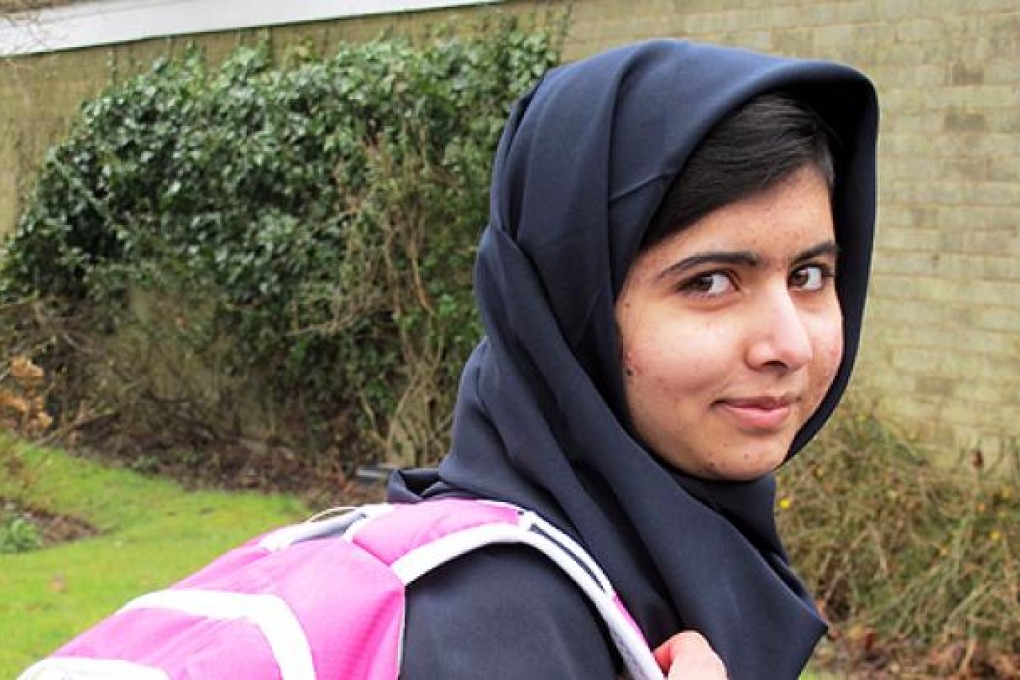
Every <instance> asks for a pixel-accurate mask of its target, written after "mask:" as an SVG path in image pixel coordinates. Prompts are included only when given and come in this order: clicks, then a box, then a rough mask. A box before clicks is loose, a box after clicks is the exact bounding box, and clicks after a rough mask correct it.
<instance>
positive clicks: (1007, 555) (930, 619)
mask: <svg viewBox="0 0 1020 680" xmlns="http://www.w3.org/2000/svg"><path fill="white" fill-rule="evenodd" d="M841 412H842V415H840V416H838V417H837V418H836V419H835V420H834V422H833V423H831V424H830V425H829V426H828V427H827V428H826V430H825V431H824V432H823V434H822V436H821V437H820V438H819V439H818V440H817V441H816V442H814V443H812V444H811V446H810V447H809V450H807V451H805V452H804V453H802V454H801V455H800V456H798V458H797V460H796V461H795V462H793V463H792V464H791V465H789V466H787V467H786V468H785V469H784V470H783V472H782V476H781V479H780V491H781V493H780V497H779V501H778V503H779V509H778V513H779V518H780V522H781V524H782V525H783V527H782V528H783V535H784V537H785V538H786V539H787V543H788V545H789V548H790V553H791V557H792V559H793V562H794V564H796V565H797V566H798V568H799V569H800V570H801V572H802V573H803V574H804V576H805V577H806V579H807V580H808V581H809V585H810V587H811V590H812V592H813V593H815V595H816V597H817V598H818V601H819V605H820V606H821V608H822V610H823V612H824V613H825V614H826V615H827V616H828V618H829V619H830V620H831V622H832V623H833V624H834V637H835V638H836V640H835V648H836V649H837V650H839V654H840V655H841V656H842V657H843V659H842V660H843V662H844V664H849V665H852V666H857V667H862V665H863V666H864V667H870V670H869V671H867V673H866V674H867V677H877V676H880V675H882V673H881V671H883V670H884V671H886V672H889V673H891V674H892V677H907V676H909V677H996V678H998V677H1002V678H1007V677H1017V673H1018V672H1020V629H1018V628H1017V626H1016V625H1015V624H1016V622H1017V621H1020V590H1018V587H1020V586H1018V584H1020V451H1016V450H1010V449H1009V448H1008V447H1007V450H1006V451H1005V452H1004V453H1003V455H1002V456H1001V457H1000V458H999V459H998V461H997V465H996V466H990V465H989V463H988V462H987V461H985V460H984V456H983V455H982V454H981V452H979V451H974V452H971V453H970V458H969V460H968V461H961V465H959V466H958V467H956V468H953V469H946V468H944V467H938V466H933V465H931V464H929V463H927V462H926V461H925V459H924V457H923V456H921V455H920V454H919V453H918V451H917V450H916V447H915V446H914V445H913V444H912V443H911V442H910V441H909V440H908V439H906V438H904V437H902V436H899V435H897V434H896V433H895V431H893V430H891V429H890V428H889V426H888V425H886V424H885V423H883V422H882V421H881V420H880V419H879V418H877V417H876V416H875V415H874V414H873V413H871V412H870V411H868V410H866V409H863V408H861V407H860V405H857V406H856V407H855V406H854V405H851V406H849V407H844V408H843V409H842V410H841ZM990 467H991V468H993V469H989V468H990ZM915 674H920V675H915ZM883 677H884V676H883Z"/></svg>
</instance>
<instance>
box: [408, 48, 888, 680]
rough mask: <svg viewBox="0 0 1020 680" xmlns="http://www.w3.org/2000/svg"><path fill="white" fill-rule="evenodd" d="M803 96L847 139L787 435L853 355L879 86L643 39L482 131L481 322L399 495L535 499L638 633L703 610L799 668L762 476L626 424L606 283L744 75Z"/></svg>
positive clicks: (613, 289) (766, 671)
mask: <svg viewBox="0 0 1020 680" xmlns="http://www.w3.org/2000/svg"><path fill="white" fill-rule="evenodd" d="M777 89H782V90H784V91H786V92H788V93H792V94H794V96H797V97H798V98H802V99H803V100H804V101H805V102H806V103H808V104H809V105H810V106H812V107H813V108H815V110H816V111H818V112H819V114H820V115H821V116H822V117H823V118H824V119H825V120H826V122H827V123H828V124H829V125H830V126H831V127H832V129H833V131H834V132H835V134H836V136H837V137H838V139H839V140H840V142H841V145H842V152H840V153H838V154H837V159H836V160H837V167H836V171H837V182H836V187H835V190H834V196H833V205H834V218H835V223H836V225H837V226H836V232H837V234H836V238H837V241H838V242H839V245H840V249H841V256H840V267H839V274H838V275H837V284H836V285H837V291H838V294H839V297H840V302H841V304H842V309H843V314H844V319H845V321H844V336H845V338H844V344H845V350H844V358H843V362H842V364H841V366H840V369H839V372H838V375H837V377H836V379H835V381H834V384H833V386H832V388H831V390H830V392H829V393H828V394H827V395H826V397H825V400H824V401H823V403H822V405H821V407H820V408H819V410H818V412H817V413H816V414H815V415H814V416H813V417H812V419H811V420H810V421H809V422H808V423H807V425H805V427H804V428H803V430H802V431H801V432H800V433H799V434H798V436H797V438H796V440H795V442H794V447H793V450H792V451H791V452H790V455H793V453H795V452H796V450H798V449H799V448H800V447H801V446H803V444H804V443H805V442H806V441H807V440H808V439H810V437H811V436H812V435H813V434H814V433H815V432H816V431H817V430H818V428H820V427H821V425H822V424H823V423H824V421H825V420H826V419H827V418H828V417H829V415H830V413H831V412H832V410H833V408H834V407H835V405H836V403H837V402H838V400H839V398H840V396H841V394H842V392H843V390H844V388H845V386H846V383H847V380H848V379H849V375H850V370H851V368H852V365H853V361H854V357H855V354H856V350H857V343H858V337H859V334H860V324H861V316H862V313H863V307H864V296H865V291H866V285H867V273H868V268H869V261H870V253H871V242H872V230H873V222H874V204H875V174H874V165H875V157H874V150H875V136H876V128H877V105H876V101H875V94H874V90H873V88H872V86H871V85H870V83H869V82H868V81H867V80H866V79H865V77H864V76H862V75H861V74H859V73H858V72H856V71H854V70H853V69H850V68H848V67H845V66H840V65H836V64H832V63H827V62H819V61H798V60H791V59H784V58H779V57H771V56H765V55H761V54H755V53H751V52H746V51H742V50H737V49H730V48H723V47H716V46H710V45H702V44H696V43H689V42H683V41H675V40H657V41H651V42H645V43H640V44H636V45H631V46H628V47H624V48H620V49H616V50H613V51H610V52H606V53H603V54H601V55H598V56H595V57H592V58H589V59H586V60H583V61H580V62H577V63H574V64H571V65H567V66H564V67H560V68H558V69H554V70H553V71H551V72H549V73H548V74H547V75H546V76H545V77H544V78H543V79H542V81H541V82H540V83H539V84H538V85H537V86H536V87H535V88H534V89H533V90H532V91H531V92H530V93H529V94H528V95H526V96H525V97H523V98H522V99H521V100H520V101H519V102H518V103H517V105H516V106H515V107H514V109H513V111H512V112H511V114H510V119H509V121H508V123H507V125H506V128H505V130H504V132H503V136H502V138H501V140H500V143H499V147H498V149H497V152H496V157H495V161H494V167H493V174H492V188H491V203H490V217H489V224H488V227H487V228H486V230H485V233H484V235H483V237H482V241H481V244H480V247H479V252H478V260H477V264H476V270H475V291H476V296H477V299H478V305H479V310H480V312H481V316H482V320H483V323H484V326H485V331H486V337H485V338H484V339H483V340H482V342H481V343H480V344H479V345H478V347H477V348H476V349H475V351H474V352H473V354H472V355H471V357H470V359H469V360H468V362H467V365H466V367H465V369H464V372H463V375H462V378H461V384H460V388H459V392H458V398H457V405H456V410H455V416H454V429H453V443H452V446H451V450H450V452H449V454H448V456H447V457H446V458H445V459H444V460H443V462H442V464H441V465H440V467H439V468H438V470H433V471H417V472H415V473H408V474H405V475H404V476H403V477H401V478H398V479H397V480H395V481H394V484H393V486H392V493H393V494H394V495H395V496H397V497H400V498H405V499H406V498H427V497H430V496H433V495H437V494H446V493H450V492H455V493H463V494H466V495H472V496H481V497H487V498H495V499H500V500H506V501H510V502H513V503H517V504H520V505H523V506H525V507H529V508H532V509H534V510H536V511H538V512H539V513H541V514H543V515H545V516H546V517H547V518H548V519H550V520H551V521H553V522H555V523H556V524H558V525H559V526H560V527H561V528H562V529H564V530H565V531H568V532H569V533H571V534H573V535H574V536H575V537H576V538H578V539H579V540H580V541H581V542H582V543H583V544H584V545H585V546H586V547H587V548H588V550H590V551H591V553H592V554H593V556H594V557H595V558H596V560H597V561H598V562H599V564H600V565H601V566H602V567H603V569H604V570H605V571H606V573H607V574H608V575H609V578H610V580H611V581H612V582H613V584H614V586H615V587H616V589H617V591H618V592H619V593H620V596H621V598H622V599H623V601H624V602H625V603H626V605H627V607H628V609H629V610H630V612H631V613H632V615H633V616H634V617H635V619H636V620H637V622H638V623H639V625H640V626H641V628H642V630H643V631H644V633H645V635H646V636H647V638H648V640H649V642H650V643H652V644H653V645H655V644H658V643H660V642H662V641H663V640H664V639H666V638H667V637H669V636H670V635H672V634H674V633H676V632H678V631H679V630H681V629H687V628H694V629H697V630H699V631H701V632H702V633H703V634H705V635H706V637H707V638H708V639H709V641H710V642H711V644H712V646H713V647H714V648H715V649H716V651H717V652H718V653H719V654H720V655H721V656H722V657H723V660H724V661H725V663H726V665H727V668H728V670H729V673H730V677H731V678H735V679H738V680H739V679H740V678H756V677H764V676H767V677H774V678H795V677H797V675H798V674H799V672H800V670H801V669H802V667H803V666H804V664H805V663H806V660H807V659H808V657H809V656H810V654H811V652H812V650H813V648H814V646H815V644H816V642H817V641H818V639H819V637H820V636H821V634H822V633H823V632H824V630H825V625H824V623H823V622H822V621H821V620H820V618H819V616H818V613H817V611H816V609H815V607H814V604H813V602H812V600H811V598H810V596H809V595H808V593H807V592H806V591H805V589H804V587H803V586H802V585H801V583H800V581H799V580H798V579H797V577H796V575H795V574H794V572H793V571H792V569H791V568H790V566H789V564H788V561H787V557H786V554H785V552H784V550H783V547H782V544H781V542H780V539H779V537H778V534H777V532H776V527H775V523H774V518H773V503H774V500H775V482H774V479H773V477H772V476H771V475H769V476H766V477H764V478H761V479H758V480H755V481H751V482H716V481H706V480H700V479H695V478H691V477H689V476H686V475H683V474H681V473H679V472H678V471H676V470H673V469H671V468H669V467H668V466H667V465H665V464H664V463H662V462H660V461H659V460H658V459H657V458H656V457H654V456H653V455H651V454H650V453H649V452H648V451H647V450H646V449H645V448H643V446H642V445H641V444H640V443H639V442H638V441H637V440H636V439H635V438H634V437H633V436H632V435H631V433H630V430H629V423H628V419H627V416H626V412H625V409H624V400H623V387H622V375H621V369H620V365H619V356H618V355H619V348H618V345H617V334H616V325H615V318H614V313H613V304H614V300H615V299H616V296H617V294H618V293H619V291H620V289H621V287H622V284H623V281H624V278H625V276H626V273H627V269H628V268H629V266H630V264H631V262H632V261H633V259H634V257H635V255H636V253H637V251H638V248H639V245H640V243H641V240H642V236H643V234H644V231H645V229H646V227H647V226H648V224H649V222H650V221H651V219H652V217H653V215H654V214H655V211H656V209H657V207H658V205H659V203H660V201H661V200H662V198H663V196H664V195H665V192H666V190H667V189H668V188H669V186H670V183H671V182H672V180H673V178H674V177H675V176H676V174H677V173H678V172H679V171H680V170H681V169H682V167H683V165H684V162H685V160H686V158H687V157H688V156H689V155H690V153H691V152H692V150H693V149H694V148H695V147H696V146H697V144H698V142H699V141H700V140H701V139H702V138H703V137H704V136H705V135H706V134H707V132H708V131H709V130H710V129H711V128H712V126H713V125H714V124H715V123H717V122H718V121H719V120H720V119H721V118H723V117H724V116H725V115H726V114H727V113H729V112H731V111H733V110H734V109H736V108H738V107H739V106H740V105H741V104H743V103H745V102H746V101H748V100H749V99H751V98H753V97H754V96H756V95H758V94H761V93H764V92H768V91H772V90H777Z"/></svg>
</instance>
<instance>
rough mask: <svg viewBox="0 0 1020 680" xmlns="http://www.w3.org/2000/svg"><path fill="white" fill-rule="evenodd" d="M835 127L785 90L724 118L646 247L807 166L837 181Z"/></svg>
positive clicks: (685, 173)
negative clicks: (812, 166) (834, 154)
mask: <svg viewBox="0 0 1020 680" xmlns="http://www.w3.org/2000/svg"><path fill="white" fill-rule="evenodd" d="M834 144H835V139H834V138H833V136H832V133H831V131H830V130H829V128H828V126H827V125H826V124H825V121H823V120H822V119H821V118H820V117H819V116H818V114H817V113H815V112H814V111H813V110H812V109H810V108H809V107H808V106H807V105H806V104H804V103H803V102H801V101H799V100H797V99H795V98H793V97H791V96H789V95H787V94H783V93H769V94H764V95H759V96H758V97H756V98H754V99H752V100H750V101H749V102H748V103H747V104H745V105H743V106H742V107H741V108H739V109H737V110H736V111H735V112H734V113H731V114H730V115H729V116H727V117H726V118H724V119H722V120H721V121H720V122H719V123H717V124H716V126H715V127H713V128H712V130H711V131H710V132H709V133H708V135H706V136H705V138H704V139H702V140H701V142H700V143H699V144H698V146H697V147H696V148H695V149H694V152H693V153H692V154H691V156H690V158H689V159H688V160H687V164H686V165H685V166H684V168H683V169H682V170H681V171H680V174H679V175H677V177H676V179H675V180H673V184H672V186H671V187H670V188H669V190H668V191H667V192H666V196H665V198H663V200H662V203H660V204H659V208H658V210H657V211H656V214H655V217H654V218H652V222H651V224H650V225H649V227H648V230H647V231H646V232H645V236H644V239H643V240H642V243H641V249H642V250H644V249H647V248H651V247H652V246H654V245H656V244H658V243H660V242H661V241H663V240H665V239H666V238H667V237H668V236H671V235H672V234H675V233H676V232H678V231H681V230H682V229H684V228H686V227H688V226H690V225H691V224H692V223H694V222H695V221H697V220H699V219H700V218H702V217H704V216H705V215H707V214H708V213H710V212H712V211H713V210H716V209H718V208H721V207H723V206H724V205H727V204H729V203H733V202H734V201H739V200H741V199H743V198H747V197H748V196H751V195H753V194H755V193H758V192H760V191H764V190H765V189H769V188H771V187H773V186H775V185H776V184H778V183H779V182H781V181H783V180H784V179H786V178H788V177H789V176H790V175H792V174H793V173H795V172H796V171H798V170H800V169H801V168H803V167H804V166H806V165H814V166H815V167H817V168H818V170H819V171H820V172H821V173H822V176H823V177H824V178H825V181H826V183H827V184H828V186H829V191H830V193H831V191H832V187H833V184H834V182H835V170H834V162H833V145H834Z"/></svg>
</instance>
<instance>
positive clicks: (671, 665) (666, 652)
mask: <svg viewBox="0 0 1020 680" xmlns="http://www.w3.org/2000/svg"><path fill="white" fill-rule="evenodd" d="M655 660H656V661H657V662H658V663H659V667H660V668H661V669H662V672H663V673H669V676H668V678H669V680H726V677H727V676H726V666H725V665H724V664H723V662H722V659H720V658H719V655H718V654H716V653H715V651H714V650H713V649H712V647H711V645H709V644H708V640H706V639H705V636H703V635H702V634H701V633H699V632H697V631H693V630H685V631H683V632H681V633H677V634H676V635H674V636H673V637H671V638H670V639H668V640H666V641H665V642H663V643H662V644H661V645H659V648H658V649H656V650H655Z"/></svg>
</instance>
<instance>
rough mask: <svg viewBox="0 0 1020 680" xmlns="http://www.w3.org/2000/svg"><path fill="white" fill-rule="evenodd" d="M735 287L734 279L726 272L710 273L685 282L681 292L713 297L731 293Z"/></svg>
mask: <svg viewBox="0 0 1020 680" xmlns="http://www.w3.org/2000/svg"><path fill="white" fill-rule="evenodd" d="M733 287H734V286H733V279H732V278H731V277H730V276H729V275H728V274H726V273H725V272H708V273H706V274H699V275H697V276H695V277H694V278H693V279H689V280H687V281H685V282H684V283H683V284H681V286H680V290H681V292H684V293H687V294H690V295H696V296H700V297H712V296H714V295H722V294H723V293H726V292H729V291H730V290H732V289H733Z"/></svg>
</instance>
